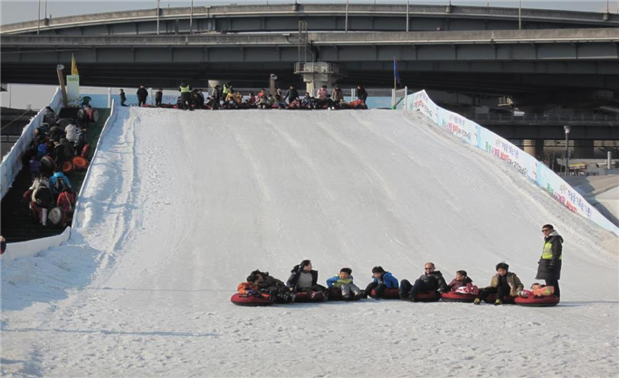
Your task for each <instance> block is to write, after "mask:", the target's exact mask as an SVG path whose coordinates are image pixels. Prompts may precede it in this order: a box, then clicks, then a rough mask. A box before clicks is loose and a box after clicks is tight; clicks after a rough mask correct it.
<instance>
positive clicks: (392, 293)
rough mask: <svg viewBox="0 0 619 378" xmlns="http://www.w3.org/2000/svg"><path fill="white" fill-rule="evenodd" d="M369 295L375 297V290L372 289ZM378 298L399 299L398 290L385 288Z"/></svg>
mask: <svg viewBox="0 0 619 378" xmlns="http://www.w3.org/2000/svg"><path fill="white" fill-rule="evenodd" d="M370 297H372V298H376V290H372V292H371V293H370ZM380 299H400V292H399V291H398V289H385V291H384V292H383V296H382V297H380Z"/></svg>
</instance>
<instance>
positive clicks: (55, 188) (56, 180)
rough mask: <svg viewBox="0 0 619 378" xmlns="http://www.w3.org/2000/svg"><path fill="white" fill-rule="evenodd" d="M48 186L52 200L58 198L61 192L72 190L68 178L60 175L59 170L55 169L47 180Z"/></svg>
mask: <svg viewBox="0 0 619 378" xmlns="http://www.w3.org/2000/svg"><path fill="white" fill-rule="evenodd" d="M49 186H50V190H51V191H52V194H53V195H54V198H56V197H58V195H59V194H60V193H62V192H65V191H71V190H73V188H71V182H70V181H69V178H68V177H67V176H65V175H64V173H62V170H60V168H56V172H55V173H54V175H53V176H52V177H50V178H49Z"/></svg>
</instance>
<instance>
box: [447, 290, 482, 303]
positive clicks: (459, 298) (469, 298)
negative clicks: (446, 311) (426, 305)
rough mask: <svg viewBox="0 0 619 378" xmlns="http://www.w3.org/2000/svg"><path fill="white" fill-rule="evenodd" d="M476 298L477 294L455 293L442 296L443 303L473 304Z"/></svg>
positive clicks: (451, 292)
mask: <svg viewBox="0 0 619 378" xmlns="http://www.w3.org/2000/svg"><path fill="white" fill-rule="evenodd" d="M476 297H477V296H476V295H475V294H463V293H456V292H455V291H450V292H448V293H443V294H441V299H442V300H443V302H464V303H473V301H474V300H475V298H476Z"/></svg>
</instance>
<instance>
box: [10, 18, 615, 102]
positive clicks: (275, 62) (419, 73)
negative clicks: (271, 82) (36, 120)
mask: <svg viewBox="0 0 619 378" xmlns="http://www.w3.org/2000/svg"><path fill="white" fill-rule="evenodd" d="M618 30H619V29H575V30H551V31H545V32H544V33H543V34H540V33H539V32H537V31H530V30H526V31H524V30H523V31H474V32H411V33H401V32H398V33H326V34H322V33H321V34H310V35H309V41H310V43H309V47H308V49H307V50H308V56H309V57H310V58H311V59H312V60H316V61H325V62H332V63H338V64H340V65H341V66H342V67H343V68H344V70H345V71H346V73H347V74H346V76H345V77H344V78H343V79H341V81H340V83H342V84H351V85H356V84H364V85H368V86H383V87H389V86H391V85H392V83H393V60H394V58H395V59H397V60H398V69H399V71H400V73H401V76H402V79H403V82H404V83H405V84H406V85H408V86H409V87H419V88H421V87H423V88H427V89H449V90H454V91H455V90H469V91H475V92H479V93H485V94H490V95H497V94H499V95H521V94H536V93H540V92H556V91H572V90H573V91H587V90H606V91H616V92H619V45H618V42H619V32H618ZM298 45H299V39H298V36H297V35H294V36H292V35H283V34H282V35H274V34H268V35H264V34H262V35H211V36H159V37H158V36H137V37H106V36H89V37H79V36H4V35H3V36H2V46H1V49H2V50H1V51H2V68H1V69H2V77H3V80H5V79H6V78H9V79H10V80H8V82H12V83H39V84H53V83H55V82H56V73H55V67H56V65H57V64H64V65H65V67H69V64H70V62H71V56H72V55H74V56H75V58H76V60H77V62H78V65H79V69H80V82H81V84H82V85H92V86H99V85H106V86H120V85H124V86H136V85H146V86H153V87H176V86H177V85H178V83H179V82H180V80H183V79H184V80H189V81H190V82H191V84H192V85H194V86H206V85H207V82H208V81H209V80H231V81H233V82H234V83H235V85H236V86H239V87H240V86H244V87H256V86H263V85H266V83H267V80H268V74H270V73H276V74H277V75H278V76H279V78H280V83H281V85H287V84H289V83H297V84H299V83H300V82H301V79H300V78H299V77H296V76H295V75H294V72H293V69H294V68H293V67H294V63H295V62H297V61H298V60H299V47H298Z"/></svg>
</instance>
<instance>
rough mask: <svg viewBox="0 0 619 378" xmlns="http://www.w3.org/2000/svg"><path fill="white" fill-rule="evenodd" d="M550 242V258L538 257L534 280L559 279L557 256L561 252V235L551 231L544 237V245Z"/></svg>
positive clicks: (559, 269)
mask: <svg viewBox="0 0 619 378" xmlns="http://www.w3.org/2000/svg"><path fill="white" fill-rule="evenodd" d="M548 242H550V244H552V259H550V260H548V259H539V262H538V266H537V276H535V279H536V280H550V281H552V280H559V279H561V265H562V264H561V260H559V258H560V257H561V255H562V254H563V237H561V235H559V234H558V233H557V231H553V232H551V233H550V235H548V236H547V237H545V238H544V245H545V244H546V243H548Z"/></svg>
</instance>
